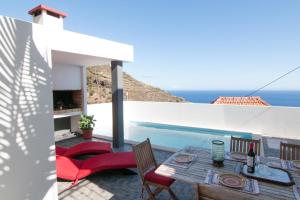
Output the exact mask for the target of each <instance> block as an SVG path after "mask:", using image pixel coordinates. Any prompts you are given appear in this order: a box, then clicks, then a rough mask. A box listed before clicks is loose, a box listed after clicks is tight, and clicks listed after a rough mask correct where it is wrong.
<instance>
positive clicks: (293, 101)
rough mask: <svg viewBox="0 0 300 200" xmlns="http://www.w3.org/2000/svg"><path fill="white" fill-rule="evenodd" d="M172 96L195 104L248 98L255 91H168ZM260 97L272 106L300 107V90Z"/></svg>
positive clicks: (266, 92)
mask: <svg viewBox="0 0 300 200" xmlns="http://www.w3.org/2000/svg"><path fill="white" fill-rule="evenodd" d="M168 92H170V93H171V94H172V95H174V96H178V97H183V98H184V99H185V100H186V101H189V102H193V103H211V102H212V101H213V100H215V99H216V98H218V97H219V96H247V95H248V94H250V93H251V92H253V90H168ZM251 96H260V97H261V98H262V99H263V100H265V101H266V102H268V103H269V104H270V105H272V106H287V107H300V90H265V91H259V92H257V93H255V94H253V95H251Z"/></svg>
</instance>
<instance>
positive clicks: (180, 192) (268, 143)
mask: <svg viewBox="0 0 300 200" xmlns="http://www.w3.org/2000/svg"><path fill="white" fill-rule="evenodd" d="M93 140H98V139H96V138H94V139H93ZM82 141H85V140H83V139H82V138H72V139H67V140H63V141H60V142H57V144H58V145H61V146H71V145H74V144H77V143H80V142H82ZM286 141H289V140H286ZM263 143H264V152H265V156H276V157H278V156H279V150H278V148H277V145H279V139H273V138H263ZM293 143H300V142H299V141H294V140H293ZM114 151H131V145H129V144H126V145H125V147H124V148H123V149H114ZM154 154H155V157H156V159H157V161H158V162H163V161H164V160H166V159H167V158H168V157H169V156H170V155H172V153H171V152H167V151H161V150H154ZM69 185H70V182H65V181H62V180H59V181H58V189H59V191H62V190H63V189H64V188H66V187H68V186H69ZM172 189H173V190H174V192H175V193H176V195H177V196H178V198H179V199H184V200H189V199H195V193H194V189H193V187H192V186H191V185H189V184H186V183H180V182H176V183H175V184H173V186H172ZM140 192H141V183H140V179H139V176H138V175H128V173H125V171H122V170H118V171H106V172H100V173H98V174H94V175H92V176H89V177H87V178H86V179H84V180H82V181H81V182H80V183H79V185H77V186H76V187H74V188H72V189H70V190H68V191H65V192H63V193H62V194H60V195H59V199H61V200H90V199H91V200H94V199H95V200H96V199H97V200H108V199H110V200H135V199H140ZM146 196H147V195H146V194H145V195H144V199H146V198H145V197H146ZM158 199H169V195H168V193H166V192H162V193H161V194H160V195H159V196H158Z"/></svg>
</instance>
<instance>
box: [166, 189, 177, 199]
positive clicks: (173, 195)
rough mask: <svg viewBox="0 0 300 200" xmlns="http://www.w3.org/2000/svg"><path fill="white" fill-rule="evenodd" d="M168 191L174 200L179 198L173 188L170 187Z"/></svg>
mask: <svg viewBox="0 0 300 200" xmlns="http://www.w3.org/2000/svg"><path fill="white" fill-rule="evenodd" d="M168 192H169V194H170V196H171V198H172V199H173V200H177V197H176V195H175V193H174V192H173V190H172V189H171V188H169V189H168Z"/></svg>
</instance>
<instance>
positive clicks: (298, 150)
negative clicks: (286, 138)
mask: <svg viewBox="0 0 300 200" xmlns="http://www.w3.org/2000/svg"><path fill="white" fill-rule="evenodd" d="M280 159H283V160H299V159H300V145H297V144H288V143H283V142H280Z"/></svg>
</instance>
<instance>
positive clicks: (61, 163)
mask: <svg viewBox="0 0 300 200" xmlns="http://www.w3.org/2000/svg"><path fill="white" fill-rule="evenodd" d="M82 162H83V161H80V160H74V159H72V158H68V157H65V156H59V155H57V156H56V174H57V177H58V178H61V179H65V180H70V181H73V180H76V178H77V174H78V172H79V169H80V167H81V165H82Z"/></svg>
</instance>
